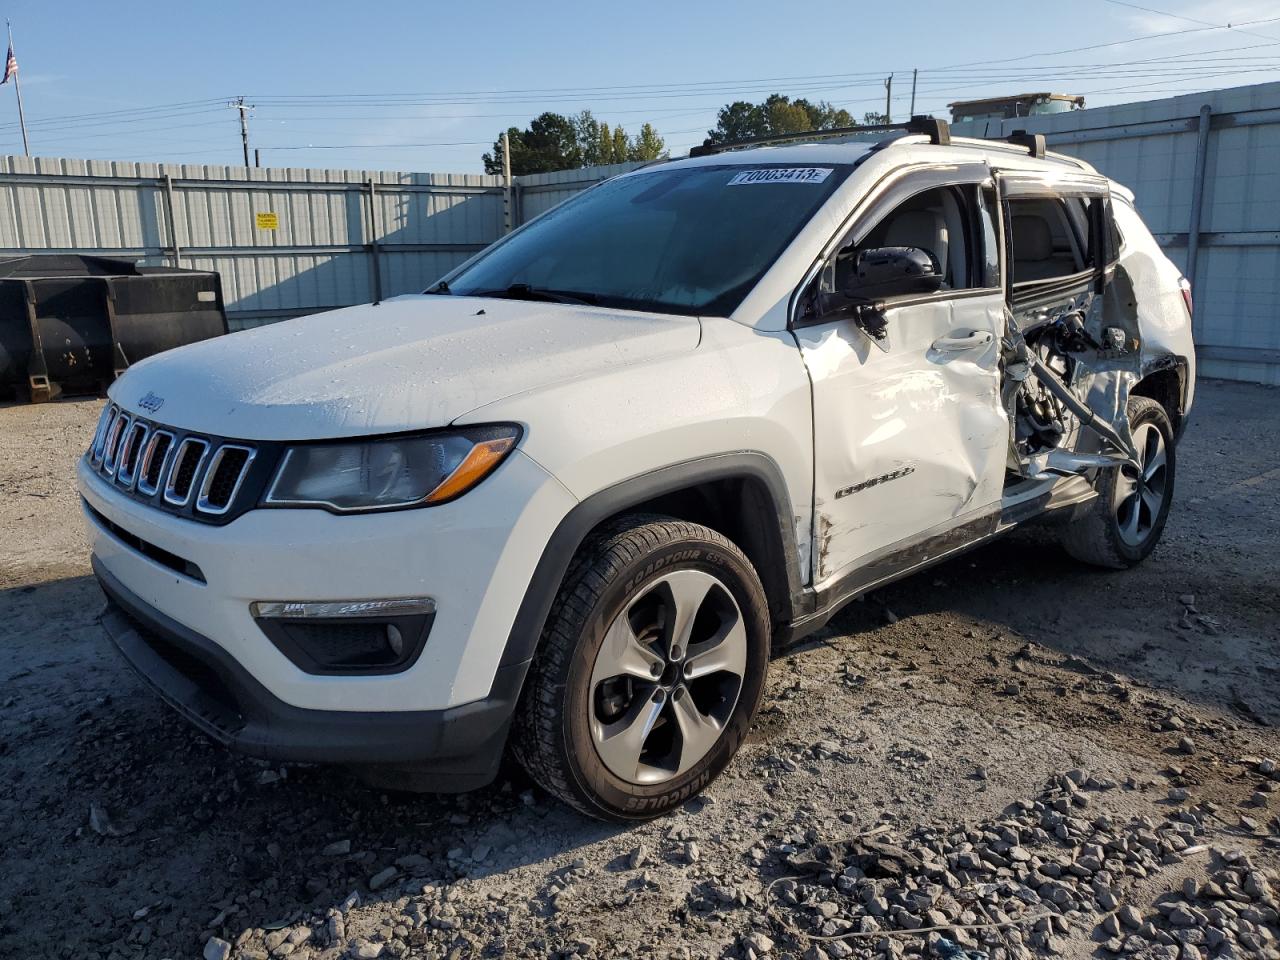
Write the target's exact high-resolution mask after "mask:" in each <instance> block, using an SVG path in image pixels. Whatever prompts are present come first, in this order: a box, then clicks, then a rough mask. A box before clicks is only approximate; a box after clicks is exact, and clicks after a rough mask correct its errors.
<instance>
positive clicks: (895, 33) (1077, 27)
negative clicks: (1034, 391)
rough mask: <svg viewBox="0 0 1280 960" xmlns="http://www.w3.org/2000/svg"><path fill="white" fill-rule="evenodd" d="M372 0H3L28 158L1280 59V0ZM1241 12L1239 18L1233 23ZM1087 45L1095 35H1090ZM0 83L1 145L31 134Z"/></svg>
mask: <svg viewBox="0 0 1280 960" xmlns="http://www.w3.org/2000/svg"><path fill="white" fill-rule="evenodd" d="M1151 3H1153V4H1155V6H1151V5H1149V4H1148V3H1146V2H1141V3H1136V4H1135V3H1128V2H1121V0H1073V2H1072V3H1071V4H1070V5H1064V4H1061V3H1056V2H1055V3H1047V2H1046V3H1040V2H1035V0H1018V2H1012V0H984V2H983V3H981V4H977V3H955V2H944V0H915V2H913V3H910V4H908V5H905V6H904V5H903V4H901V3H883V2H881V3H865V2H863V3H854V2H843V3H841V2H829V0H805V2H803V3H800V2H789V3H779V2H778V0H766V2H756V0H740V2H727V0H726V2H711V0H702V2H693V0H683V2H679V3H677V2H668V0H646V2H642V3H614V4H609V3H605V2H599V0H597V2H594V3H569V2H554V0H549V2H541V3H536V4H530V3H511V2H507V0H487V2H484V3H460V2H456V0H455V2H451V3H436V2H429V0H417V2H400V0H382V2H380V3H376V4H358V3H352V2H345V3H336V2H330V0H311V2H292V0H291V2H283V0H257V2H246V0H221V2H216V3H215V2H208V0H206V2H204V3H200V4H194V3H183V2H181V0H179V2H176V3H175V2H169V3H165V4H157V3H135V2H130V0H117V2H115V3H110V4H107V3H102V2H101V0H0V15H3V16H4V17H6V18H8V19H9V20H11V21H12V25H13V31H14V50H15V53H16V55H17V59H18V62H19V68H20V73H19V77H20V80H21V83H22V95H23V101H24V105H25V108H26V116H27V126H28V130H29V134H30V140H31V152H32V154H33V155H35V156H49V157H76V158H102V159H114V160H153V161H168V162H180V163H215V164H239V163H241V162H242V160H241V156H242V153H241V141H240V128H239V120H238V117H237V111H236V110H235V109H234V108H233V107H232V106H229V102H230V101H231V100H233V99H234V98H237V97H240V96H243V97H245V102H246V103H247V104H250V105H252V106H253V109H252V110H251V111H250V114H249V121H248V122H249V132H250V145H251V147H256V148H259V149H260V150H261V155H262V165H263V166H280V167H284V166H288V167H302V166H311V167H327V168H346V169H382V170H413V171H432V172H456V173H480V172H482V169H483V168H482V164H481V155H482V154H483V153H484V152H485V151H486V150H488V149H490V145H491V144H492V142H493V140H494V138H495V137H496V136H497V134H498V133H499V132H500V131H501V130H503V129H505V128H507V127H508V126H519V127H524V126H526V125H527V123H528V121H529V120H530V119H531V118H532V117H534V116H536V115H537V114H539V113H541V112H542V111H544V110H553V111H556V112H560V113H566V114H570V113H576V112H578V111H580V110H584V109H590V110H591V111H592V112H593V113H594V114H595V116H596V118H597V119H598V120H602V121H606V122H609V123H610V124H618V123H621V124H622V125H623V126H624V127H625V128H626V129H627V130H628V131H629V132H631V133H636V132H638V130H639V128H640V125H641V124H642V123H643V122H645V121H649V122H651V123H653V124H654V126H655V127H656V128H657V130H658V132H659V133H660V134H661V135H662V136H663V137H664V138H665V139H666V143H667V146H668V148H669V149H670V150H671V152H672V153H673V154H676V155H678V154H683V153H684V152H685V151H686V150H687V149H688V148H689V147H690V146H691V145H693V144H696V143H699V142H701V140H702V138H703V137H704V136H705V134H706V131H707V129H708V128H710V127H712V126H714V125H715V116H716V111H717V110H718V108H719V107H720V106H722V105H724V104H725V103H728V102H730V101H732V100H737V99H746V100H761V99H763V98H764V97H766V96H767V95H768V94H770V93H773V92H778V93H783V94H788V95H791V96H805V97H808V98H810V99H813V100H828V101H830V102H831V103H833V104H835V105H837V106H841V107H844V108H846V109H848V110H849V111H850V112H851V113H853V114H854V115H855V116H858V117H860V116H861V115H862V114H863V113H865V112H866V111H869V110H882V109H883V107H884V102H885V86H884V82H885V77H887V76H888V75H889V74H890V73H893V75H894V80H893V99H892V104H891V107H892V113H893V118H894V119H895V120H905V119H906V117H907V115H908V113H909V109H910V98H911V72H912V70H913V68H914V69H918V70H919V80H918V89H917V94H916V112H918V113H920V112H923V113H933V114H935V115H938V116H947V112H946V104H947V103H948V102H949V101H951V100H954V99H958V98H974V97H980V96H990V95H996V94H1002V93H1012V92H1021V91H1027V90H1053V91H1054V92H1060V93H1080V94H1084V95H1085V97H1086V101H1087V104H1088V105H1090V106H1103V105H1107V104H1112V103H1124V102H1129V101H1134V100H1146V99H1156V98H1160V97H1164V96H1171V95H1173V94H1175V93H1185V92H1191V91H1196V90H1206V89H1216V88H1220V87H1229V86H1240V85H1244V84H1249V83H1260V82H1266V81H1273V80H1277V79H1280V6H1277V4H1276V3H1275V0H1225V2H1220V3H1214V4H1205V3H1190V2H1187V0H1151ZM1227 24H1231V25H1232V26H1231V27H1230V28H1228V27H1227V26H1226V25H1227ZM1082 48H1090V49H1082ZM21 152H22V141H21V137H20V134H19V129H18V124H17V106H16V102H15V99H14V86H13V83H12V82H10V83H9V84H6V85H4V86H0V155H3V154H20V153H21Z"/></svg>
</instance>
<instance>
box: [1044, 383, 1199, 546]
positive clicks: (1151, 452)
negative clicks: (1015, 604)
mask: <svg viewBox="0 0 1280 960" xmlns="http://www.w3.org/2000/svg"><path fill="white" fill-rule="evenodd" d="M1128 415H1129V428H1130V430H1131V431H1132V432H1133V441H1134V446H1136V447H1137V448H1138V454H1139V456H1140V458H1141V460H1142V469H1141V470H1135V469H1133V468H1132V467H1127V466H1126V467H1120V468H1119V469H1111V470H1104V471H1102V475H1101V476H1100V477H1099V480H1098V498H1097V499H1096V500H1095V501H1094V502H1093V504H1092V505H1091V507H1090V510H1089V512H1088V513H1087V514H1085V516H1083V517H1080V518H1077V519H1075V520H1073V521H1071V523H1069V524H1068V525H1067V527H1066V530H1065V531H1064V532H1063V537H1062V545H1063V546H1064V547H1065V548H1066V550H1067V553H1069V554H1071V556H1073V557H1075V558H1076V559H1077V560H1082V561H1084V562H1085V563H1089V564H1092V565H1094V566H1098V567H1109V568H1111V569H1124V568H1126V567H1132V566H1134V565H1135V564H1137V563H1140V562H1141V561H1142V560H1144V559H1146V557H1147V555H1148V554H1149V553H1151V551H1152V550H1154V549H1155V548H1156V544H1157V543H1159V542H1160V536H1161V534H1163V533H1164V526H1165V522H1166V521H1167V520H1168V518H1169V507H1170V505H1171V504H1172V503H1173V482H1174V476H1175V472H1176V467H1177V456H1176V451H1175V449H1174V434H1173V425H1172V424H1171V423H1170V422H1169V415H1168V414H1167V413H1165V409H1164V407H1162V406H1161V405H1160V404H1159V403H1157V402H1156V401H1155V400H1152V399H1151V398H1150V397H1130V398H1129V405H1128Z"/></svg>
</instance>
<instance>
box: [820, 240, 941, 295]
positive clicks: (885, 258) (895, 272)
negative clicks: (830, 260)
mask: <svg viewBox="0 0 1280 960" xmlns="http://www.w3.org/2000/svg"><path fill="white" fill-rule="evenodd" d="M944 279H945V277H944V276H943V273H942V267H941V265H940V264H939V263H938V258H937V257H935V256H934V255H933V254H932V253H930V252H929V251H928V250H923V249H921V248H920V247H874V248H872V249H870V250H862V251H859V253H858V259H857V260H856V261H855V262H854V275H853V276H852V277H851V278H850V279H849V283H848V285H847V286H846V287H845V289H844V291H843V293H844V295H845V296H847V297H851V298H855V299H858V300H882V299H884V298H885V297H901V296H904V295H907V294H922V293H934V292H936V291H937V290H939V289H941V287H942V282H943V280H944Z"/></svg>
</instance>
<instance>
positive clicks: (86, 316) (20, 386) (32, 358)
mask: <svg viewBox="0 0 1280 960" xmlns="http://www.w3.org/2000/svg"><path fill="white" fill-rule="evenodd" d="M226 332H227V316H226V312H225V310H224V308H223V303H222V287H221V283H220V281H219V278H218V275H217V274H216V273H210V272H206V271H202V270H181V269H176V268H169V267H139V266H137V265H136V264H135V263H133V262H132V261H129V260H112V259H108V258H104V257H90V256H79V255H70V254H51V255H33V256H26V257H13V258H9V259H3V260H0V396H5V397H8V398H14V397H17V398H22V399H29V400H31V401H32V402H35V403H38V402H41V401H45V400H52V399H53V398H55V397H57V396H59V395H61V394H74V393H102V392H104V391H105V390H106V388H107V386H108V385H109V384H110V383H111V381H112V380H114V379H115V378H116V377H117V376H119V375H120V373H121V372H122V371H123V370H124V369H125V368H126V367H128V366H129V365H130V364H132V363H136V362H137V361H139V360H141V359H143V358H144V357H149V356H151V355H152V354H156V353H160V352H161V351H163V350H169V349H171V348H173V347H178V346H182V345H183V344H186V343H195V342H196V341H198V340H207V339H208V338H210V337H216V336H220V335H222V334H224V333H226Z"/></svg>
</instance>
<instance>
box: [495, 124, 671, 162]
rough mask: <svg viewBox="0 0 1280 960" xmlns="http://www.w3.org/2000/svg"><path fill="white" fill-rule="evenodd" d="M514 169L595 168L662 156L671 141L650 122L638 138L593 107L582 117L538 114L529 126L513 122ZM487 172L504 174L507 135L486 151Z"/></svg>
mask: <svg viewBox="0 0 1280 960" xmlns="http://www.w3.org/2000/svg"><path fill="white" fill-rule="evenodd" d="M507 136H508V138H509V139H510V141H511V173H512V175H513V176H524V175H525V174H530V173H546V172H548V171H551V170H570V169H573V168H574V167H595V166H603V165H605V164H610V163H625V162H626V161H628V160H656V159H657V158H658V157H660V156H662V154H663V151H664V150H665V149H666V144H665V143H664V142H663V140H662V138H661V137H660V136H658V132H657V131H656V130H655V129H654V128H653V125H652V124H648V123H646V124H644V125H643V126H642V127H641V128H640V133H639V135H638V136H636V137H628V136H627V132H626V130H624V129H623V128H622V127H620V126H615V127H610V126H609V124H607V123H601V122H600V121H598V120H596V118H595V117H594V116H593V115H592V113H591V111H590V110H583V111H582V112H581V113H580V114H578V115H577V116H576V117H565V116H562V115H561V114H558V113H544V114H541V115H540V116H538V117H535V118H534V119H533V120H532V121H531V122H530V124H529V127H528V129H527V130H521V129H519V128H518V127H510V128H508V130H507ZM484 172H485V173H489V174H501V173H502V137H501V136H499V137H498V139H497V140H495V141H494V144H493V152H492V153H486V154H485V155H484Z"/></svg>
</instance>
